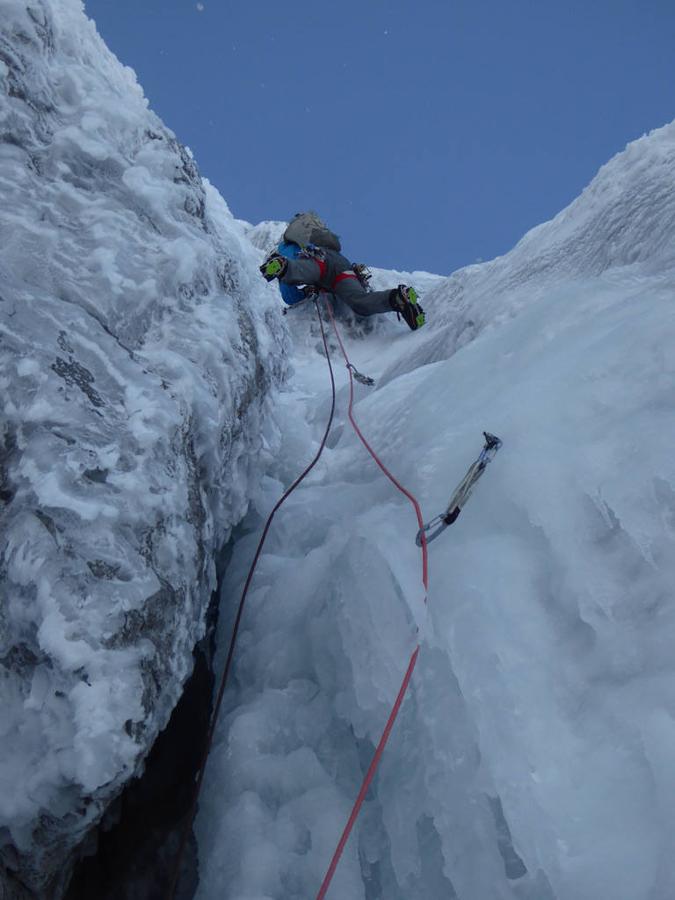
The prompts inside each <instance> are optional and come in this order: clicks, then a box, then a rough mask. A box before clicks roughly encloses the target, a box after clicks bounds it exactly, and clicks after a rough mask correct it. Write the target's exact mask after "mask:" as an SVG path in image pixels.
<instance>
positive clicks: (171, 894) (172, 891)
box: [167, 300, 335, 900]
mask: <svg viewBox="0 0 675 900" xmlns="http://www.w3.org/2000/svg"><path fill="white" fill-rule="evenodd" d="M314 306H315V308H316V312H317V315H318V317H319V325H320V327H321V337H322V338H323V346H324V349H325V352H326V360H327V362H328V371H329V373H330V383H331V391H332V400H331V407H330V415H329V417H328V424H327V425H326V430H325V432H324V435H323V437H322V439H321V443H320V444H319V449H318V450H317V452H316V454H315V456H314V458H313V459H312V461H311V463H310V464H309V465H308V466H307V468H306V469H304V471H303V472H302V473H301V474H300V475H299V476H298V477H297V478H296V479H295V481H294V482H293V484H291V486H290V487H289V488H288V489H287V490H286V491H284V493H283V494H282V496H281V497H280V498H279V500H278V501H277V502H276V504H275V506H274V509H273V510H272V512H271V513H270V514H269V516H268V518H267V521H266V523H265V528H264V529H263V533H262V536H261V538H260V541H259V542H258V548H257V550H256V552H255V556H254V557H253V562H252V563H251V566H250V568H249V571H248V575H247V577H246V583H245V584H244V589H243V591H242V594H241V599H240V600H239V608H238V609H237V617H236V619H235V622H234V627H233V629H232V636H231V638H230V646H229V649H228V652H227V660H226V662H225V668H224V670H223V674H222V677H221V679H220V685H219V688H218V694H217V697H216V702H215V705H214V708H213V715H212V716H211V724H210V726H209V730H208V733H207V737H206V744H205V746H204V753H203V755H202V761H201V765H200V767H199V775H198V777H197V781H196V783H195V789H194V792H193V796H192V802H191V804H190V809H189V810H188V814H187V816H186V819H185V824H184V826H183V829H182V833H181V841H180V845H179V848H178V853H177V855H176V863H175V866H174V870H173V875H172V878H171V882H170V884H169V891H168V894H167V898H168V900H174V898H175V896H176V888H177V886H178V879H179V877H180V867H181V863H182V860H183V856H184V854H185V847H186V845H187V839H188V836H189V833H190V828H191V826H192V822H193V820H194V817H195V813H196V810H197V801H198V800H199V794H200V792H201V788H202V782H203V780H204V772H205V770H206V763H207V760H208V756H209V753H210V751H211V746H212V744H213V737H214V734H215V730H216V724H217V722H218V715H219V713H220V708H221V706H222V702H223V697H224V695H225V688H226V686H227V679H228V675H229V673H230V668H231V666H232V659H233V657H234V650H235V646H236V643H237V636H238V634H239V626H240V625H241V620H242V616H243V614H244V607H245V605H246V598H247V596H248V591H249V588H250V586H251V582H252V581H253V575H254V573H255V570H256V566H257V565H258V560H259V559H260V554H261V553H262V549H263V546H264V544H265V540H266V539H267V534H268V532H269V530H270V526H271V525H272V520H273V519H274V516H275V514H276V512H277V510H278V509H279V508H280V507H281V506H282V504H283V503H284V501H285V500H286V499H287V498H288V497H289V496H290V495H291V494H292V493H293V491H294V490H295V489H296V488H297V487H298V485H299V484H300V483H301V482H302V481H304V479H305V478H306V477H307V475H309V473H310V472H311V471H312V469H313V468H314V466H315V465H316V464H317V462H318V461H319V458H320V456H321V454H322V453H323V451H324V448H325V446H326V441H327V440H328V434H329V432H330V429H331V425H332V424H333V415H334V413H335V376H334V375H333V366H332V364H331V360H330V352H329V350H328V341H327V340H326V332H325V330H324V327H323V321H322V319H321V313H320V312H319V305H318V303H317V301H316V300H314Z"/></svg>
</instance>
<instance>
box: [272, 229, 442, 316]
mask: <svg viewBox="0 0 675 900" xmlns="http://www.w3.org/2000/svg"><path fill="white" fill-rule="evenodd" d="M341 250H342V247H341V246H340V240H339V238H338V236H337V235H336V234H333V232H332V231H330V229H329V228H328V227H327V226H326V225H325V224H324V222H322V221H321V219H320V218H319V217H318V216H317V215H316V213H312V212H306V213H298V214H297V215H296V216H295V217H294V218H293V220H292V221H291V222H290V224H289V226H288V228H287V229H286V231H285V232H284V235H283V238H282V239H281V243H280V244H279V246H278V247H277V249H276V250H275V251H274V252H273V253H270V255H269V256H268V257H267V259H266V260H265V262H264V263H263V264H262V266H260V271H261V272H262V274H263V277H264V278H266V279H267V281H273V280H274V279H275V278H278V279H279V289H280V290H281V296H282V297H283V299H284V302H285V303H287V304H288V305H289V306H292V305H293V304H294V303H299V302H300V301H301V300H304V299H305V298H306V297H308V296H311V294H312V293H314V292H316V291H326V292H328V293H330V294H335V295H336V296H338V297H339V298H340V299H341V300H344V302H345V303H346V304H347V306H349V307H351V309H352V310H353V311H354V312H355V313H356V314H357V315H358V316H372V315H374V314H375V313H384V312H395V313H396V314H397V315H398V317H399V318H400V317H403V318H404V319H405V321H406V323H407V325H408V327H409V328H411V329H412V330H413V331H415V330H416V329H417V328H421V327H422V325H424V321H425V317H424V310H423V309H422V307H421V306H420V304H419V302H418V299H417V292H416V291H415V289H414V288H413V287H408V286H407V285H405V284H399V286H398V287H397V288H393V289H391V290H387V291H371V290H370V289H369V288H368V278H369V277H370V275H369V273H368V271H367V269H366V268H365V266H360V265H353V264H352V263H351V262H350V261H349V260H348V259H347V258H346V257H345V256H343V255H342V253H341ZM300 285H303V286H304V290H301V289H300V287H299V286H300Z"/></svg>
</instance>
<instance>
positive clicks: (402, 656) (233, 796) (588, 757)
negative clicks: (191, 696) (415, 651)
mask: <svg viewBox="0 0 675 900" xmlns="http://www.w3.org/2000/svg"><path fill="white" fill-rule="evenodd" d="M674 177H675V125H669V126H667V127H666V128H663V129H660V130H659V131H656V132H654V133H653V134H651V135H650V136H649V137H648V138H644V139H642V140H640V141H637V142H636V143H635V144H632V145H630V146H629V147H628V149H627V150H626V152H625V153H623V154H620V155H619V156H617V157H616V158H615V159H614V160H612V161H611V162H610V163H609V164H608V165H607V166H606V167H604V168H603V169H602V170H601V172H600V173H599V175H598V178H597V179H596V180H595V181H594V182H593V183H592V184H591V185H590V187H589V188H588V190H587V191H585V192H584V194H583V195H582V197H581V198H580V199H579V200H578V201H577V202H576V203H574V204H572V206H571V207H569V209H567V210H566V211H564V212H563V213H561V215H560V216H558V217H557V218H556V219H554V220H553V221H552V222H550V223H548V224H546V225H543V226H541V227H540V228H538V229H535V231H534V232H532V233H531V234H530V235H528V236H526V237H525V238H524V239H523V241H522V242H521V243H520V244H519V245H518V246H517V247H516V248H515V249H514V250H513V251H512V253H510V254H507V255H506V256H504V257H502V258H500V259H498V260H495V261H494V262H492V263H489V264H486V265H485V266H481V267H471V268H470V269H469V270H465V271H464V272H461V273H458V274H457V275H455V276H453V277H452V278H450V279H448V280H446V281H445V282H443V283H441V284H439V285H437V286H436V287H435V288H434V287H433V286H431V289H430V290H429V291H428V293H427V295H426V296H425V297H423V303H424V305H425V307H426V308H428V312H429V325H428V327H427V328H425V329H423V330H422V331H419V332H416V333H415V334H410V333H407V332H405V331H398V332H396V331H395V329H394V327H393V326H392V328H391V329H389V330H388V331H387V332H386V333H385V332H384V331H382V332H378V333H376V334H375V335H372V336H371V337H370V338H368V339H367V340H366V341H363V340H362V341H359V342H357V341H348V347H349V352H350V355H351V357H352V361H353V362H354V364H355V365H356V366H357V368H359V369H360V370H362V371H364V372H367V373H368V374H370V375H374V376H375V377H376V378H377V384H376V387H375V388H373V389H368V388H365V387H361V386H360V385H357V403H356V411H355V414H356V417H357V419H358V421H359V422H360V423H361V425H362V427H363V430H364V432H365V434H366V437H367V438H368V440H369V441H370V442H371V443H372V445H373V446H374V447H375V448H376V450H377V451H378V452H379V453H380V454H381V456H382V458H383V460H384V462H385V464H387V465H388V466H390V468H391V469H392V471H393V472H394V474H395V475H396V477H397V478H399V479H400V480H401V482H402V483H403V484H404V485H405V486H406V487H407V488H408V489H410V490H412V491H413V492H414V493H415V495H416V496H417V497H418V498H419V500H420V502H421V504H422V508H423V511H424V513H425V516H426V517H427V518H431V517H432V516H434V515H436V514H438V513H440V512H441V511H442V510H443V509H444V506H445V503H446V502H447V500H448V498H449V495H450V492H451V490H452V488H453V487H454V486H455V485H456V484H457V483H458V481H459V479H460V478H461V477H462V475H463V474H464V472H465V471H466V467H467V466H468V464H469V463H470V462H471V461H472V460H473V459H474V458H475V455H476V453H477V452H478V450H479V448H480V445H481V431H482V429H484V428H487V429H489V430H491V431H494V432H495V433H496V434H498V435H500V436H501V437H502V438H503V440H504V447H503V449H502V450H501V451H500V454H499V455H498V456H497V458H496V459H495V461H494V462H493V463H492V464H491V466H490V469H489V470H488V472H487V473H486V475H485V477H484V480H483V481H482V482H481V483H480V484H479V485H478V487H477V489H476V491H475V494H474V496H473V497H472V499H471V502H470V504H469V505H468V506H467V507H466V509H465V510H464V512H463V513H462V516H461V517H460V518H459V520H458V521H457V523H456V524H455V525H453V526H452V528H451V529H449V530H448V531H446V532H444V534H443V535H442V536H441V537H439V538H438V539H437V541H435V542H433V543H432V544H431V545H430V548H429V549H430V590H429V603H428V619H425V617H424V612H423V607H422V594H423V591H422V588H421V584H420V558H419V551H418V550H417V548H416V546H415V542H414V537H415V532H416V530H417V523H416V521H415V517H414V515H413V513H412V512H411V510H410V507H409V504H408V503H407V501H406V500H405V498H402V497H401V496H400V495H399V494H398V493H397V492H396V491H395V490H394V489H393V488H392V486H391V485H390V484H389V483H388V482H387V481H386V480H385V479H384V478H383V477H382V475H381V473H380V471H379V469H378V468H377V467H376V466H375V464H374V463H373V461H372V460H371V459H370V458H369V457H368V456H367V455H366V453H365V451H364V449H363V447H362V446H361V445H360V444H359V443H358V442H357V440H356V439H355V437H354V435H353V434H352V432H351V431H350V430H349V425H348V423H347V424H345V401H346V397H345V393H346V388H345V375H344V371H343V370H342V366H341V361H340V358H339V356H338V357H337V358H336V362H337V363H338V365H337V366H336V370H337V373H338V374H337V380H338V414H337V421H336V427H335V431H334V433H333V436H332V437H331V439H330V440H329V449H327V450H326V451H325V452H324V455H323V457H322V460H321V462H320V464H319V465H318V466H317V467H316V469H315V470H314V471H313V472H312V475H311V476H310V478H309V479H308V481H307V482H305V483H304V484H303V486H302V487H300V488H299V489H298V491H297V492H296V493H294V494H293V495H292V497H291V498H290V499H289V501H288V502H287V504H285V505H284V507H283V508H282V509H281V510H280V511H279V512H278V513H277V515H276V517H275V521H274V524H273V527H272V529H271V531H270V534H269V538H268V543H267V547H266V552H265V553H264V554H263V556H262V558H261V560H260V564H259V568H258V570H257V572H256V577H255V579H254V581H253V584H252V590H251V592H250V594H249V602H248V607H247V610H246V614H245V616H244V619H243V627H242V632H241V635H240V642H239V646H238V652H237V654H236V656H235V665H234V673H233V674H234V677H233V682H232V689H231V692H230V693H229V694H228V695H227V696H226V699H225V704H224V709H223V717H222V722H221V726H220V728H219V730H218V733H217V736H216V744H215V746H214V750H213V753H212V758H211V762H210V766H209V769H208V771H207V779H206V783H205V791H204V794H203V798H202V803H201V811H200V816H199V819H198V823H197V831H198V837H199V841H200V856H201V883H200V888H199V892H198V898H199V900H216V898H223V897H226V898H232V900H235V898H236V900H242V898H250V900H253V898H255V900H261V898H275V900H277V898H279V900H280V898H283V900H301V898H306V897H313V896H316V893H317V890H318V887H319V885H320V884H321V880H322V878H323V876H324V873H325V871H326V868H327V866H328V863H329V861H330V858H331V855H332V853H333V851H334V849H335V847H336V845H337V842H338V839H339V836H340V833H341V830H342V828H343V826H344V824H345V822H346V819H347V815H348V812H349V810H350V809H351V805H352V803H353V801H354V798H355V796H356V794H357V791H358V788H359V786H360V783H361V780H362V777H363V773H364V771H365V768H366V766H367V765H368V763H369V761H370V758H371V755H372V752H373V746H374V745H375V743H376V741H377V740H378V739H379V736H380V734H381V731H382V728H383V725H384V722H385V720H386V717H387V715H388V712H389V710H390V708H391V704H392V702H393V700H394V697H395V696H396V691H397V690H398V687H399V684H400V681H401V678H402V675H403V671H404V669H405V666H406V664H407V661H408V659H409V655H410V652H411V650H412V648H413V647H414V645H415V641H416V631H415V627H416V625H417V624H420V626H421V637H422V646H421V651H420V656H419V662H418V664H417V669H416V672H415V675H414V677H413V681H412V685H411V689H410V691H409V693H408V696H407V698H406V700H405V703H404V705H403V707H402V710H401V713H400V716H399V720H398V722H397V724H396V726H395V729H394V731H393V734H392V738H391V741H390V743H389V746H388V748H387V750H386V752H385V754H384V758H383V761H382V764H381V767H380V770H379V774H378V776H377V778H376V781H375V783H374V785H373V788H372V790H371V791H369V793H368V796H367V798H366V803H365V805H364V809H363V811H362V814H361V816H360V819H359V821H358V823H357V826H356V828H355V829H354V832H353V833H352V836H351V839H350V841H349V843H348V844H347V846H346V849H345V853H344V855H343V858H342V861H341V862H340V865H339V867H338V869H337V872H336V875H335V880H334V882H333V885H332V887H331V890H330V891H329V894H328V897H336V898H339V897H344V898H349V900H437V898H455V897H456V898H461V900H486V898H490V900H599V898H602V900H604V898H610V897H611V898H612V900H669V898H671V897H673V896H675V863H674V857H673V853H672V835H673V829H674V827H675V800H674V799H673V798H674V797H675V791H674V787H675V785H674V783H673V780H674V779H673V771H674V769H673V764H672V763H673V759H675V728H674V727H673V722H674V720H675V662H674V656H673V651H672V648H673V646H674V645H675V606H674V605H673V584H674V583H675V457H674V455H673V438H674V437H675V424H674V420H673V403H674V401H675V355H674V354H673V346H675V314H674V313H673V309H674V306H673V303H674V299H673V298H675V258H674V256H673V248H674V247H675V240H674V239H675V227H674V226H675V218H674V210H675V193H674V192H673V190H672V184H673V179H674ZM296 346H297V350H296V354H297V357H298V358H297V363H296V373H297V374H296V380H295V387H296V389H297V390H296V393H295V394H291V393H289V394H288V395H285V397H284V398H283V403H282V404H281V406H280V409H279V421H280V422H281V423H282V426H283V427H282V441H281V446H280V449H279V451H278V453H277V454H276V457H275V465H274V467H273V468H272V469H271V470H270V472H269V474H270V476H272V477H273V478H276V479H278V481H279V482H281V483H283V484H288V483H289V482H290V480H291V479H292V477H294V476H295V475H297V472H298V469H299V468H300V464H299V462H300V458H301V450H302V449H303V448H304V454H302V459H303V460H306V459H308V458H309V455H310V447H311V446H312V445H313V446H314V447H316V444H317V442H318V439H319V437H320V435H321V432H322V427H323V426H324V424H325V421H326V418H327V414H328V400H327V391H328V374H327V371H326V366H325V361H324V360H323V359H322V358H321V357H319V356H312V355H311V353H309V352H307V345H304V346H303V345H302V343H301V342H300V341H298V342H297V345H296ZM429 363H430V364H429ZM341 370H342V371H341ZM378 376H380V377H378ZM315 394H316V395H318V399H314V395H315ZM303 403H304V404H305V405H306V407H307V414H306V416H305V420H304V421H303V420H302V416H301V414H300V412H299V409H298V407H299V406H300V405H301V404H303ZM275 488H276V490H275ZM278 490H279V485H275V484H274V482H273V481H272V480H271V478H270V480H269V482H268V490H267V492H266V493H265V494H261V496H260V497H259V499H258V500H257V504H256V505H257V509H256V511H255V514H254V513H251V518H250V521H249V526H250V529H251V531H250V534H247V535H246V536H245V537H244V538H243V539H242V540H241V542H240V543H239V544H238V546H237V548H236V550H235V554H234V556H233V562H232V565H231V566H230V568H229V570H228V573H227V576H226V581H227V583H226V585H225V591H226V594H227V595H231V594H233V593H234V594H236V592H238V590H239V589H240V586H241V583H242V581H243V579H244V577H245V575H246V572H247V567H248V564H249V561H250V559H251V556H252V553H253V548H254V547H255V542H256V541H257V538H258V534H259V528H260V517H261V516H263V515H264V514H265V512H267V511H268V510H269V509H270V507H271V505H272V503H273V502H274V500H275V499H276V497H277V496H278ZM229 624H230V623H228V622H227V621H226V620H224V621H223V633H224V635H225V636H227V628H228V625H229Z"/></svg>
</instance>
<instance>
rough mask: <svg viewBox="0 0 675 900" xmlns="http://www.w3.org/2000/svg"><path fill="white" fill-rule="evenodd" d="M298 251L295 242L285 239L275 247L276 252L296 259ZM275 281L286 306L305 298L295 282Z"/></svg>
mask: <svg viewBox="0 0 675 900" xmlns="http://www.w3.org/2000/svg"><path fill="white" fill-rule="evenodd" d="M300 252H301V250H300V247H298V245H297V244H292V243H290V242H287V241H282V242H281V243H280V244H279V246H278V247H277V253H280V254H281V255H282V256H285V257H286V259H297V258H298V256H300ZM277 283H278V285H279V290H280V291H281V297H282V299H283V301H284V303H286V304H287V305H288V306H293V304H294V303H299V302H300V301H301V300H304V299H305V295H304V294H303V292H302V291H301V290H300V288H299V287H298V286H297V285H296V284H284V283H283V281H279V282H277Z"/></svg>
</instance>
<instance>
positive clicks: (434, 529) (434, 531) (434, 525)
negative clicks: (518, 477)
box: [415, 431, 502, 547]
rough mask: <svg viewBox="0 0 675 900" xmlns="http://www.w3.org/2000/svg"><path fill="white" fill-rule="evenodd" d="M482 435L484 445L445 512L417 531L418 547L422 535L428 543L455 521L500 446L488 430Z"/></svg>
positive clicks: (420, 544)
mask: <svg viewBox="0 0 675 900" xmlns="http://www.w3.org/2000/svg"><path fill="white" fill-rule="evenodd" d="M483 435H484V437H485V446H484V447H483V449H482V450H481V452H480V455H479V457H478V459H477V460H476V461H475V462H473V463H471V465H470V466H469V470H468V471H467V473H466V475H465V476H464V478H462V480H461V481H460V483H459V485H458V486H457V488H456V490H455V492H454V494H453V495H452V497H451V498H450V502H449V503H448V506H447V509H446V510H445V512H444V513H441V514H440V515H438V516H436V517H435V518H433V519H431V521H430V522H427V523H426V525H424V526H423V527H422V528H420V530H419V531H418V532H417V537H416V538H415V543H416V544H417V546H418V547H421V546H422V535H424V536H425V537H426V542H427V544H428V543H429V542H430V541H433V539H434V538H436V537H438V535H439V534H440V533H441V532H442V531H445V529H446V528H447V527H448V525H452V523H453V522H456V521H457V517H458V516H459V514H460V513H461V511H462V509H463V508H464V505H465V504H466V502H467V500H468V499H469V497H470V496H471V492H472V490H473V489H474V487H475V485H476V482H477V481H478V479H479V478H480V476H481V475H482V474H483V472H484V471H485V470H486V469H487V467H488V463H490V462H492V460H493V458H494V456H495V454H496V453H497V451H498V450H499V448H500V447H501V446H502V441H501V440H500V439H499V438H498V437H497V436H496V435H494V434H490V433H489V432H488V431H484V432H483Z"/></svg>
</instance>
